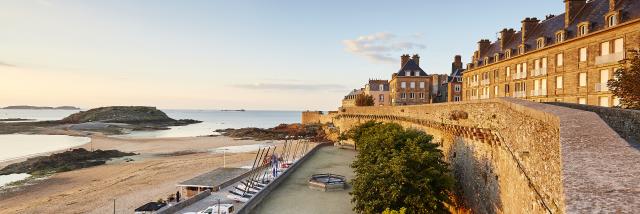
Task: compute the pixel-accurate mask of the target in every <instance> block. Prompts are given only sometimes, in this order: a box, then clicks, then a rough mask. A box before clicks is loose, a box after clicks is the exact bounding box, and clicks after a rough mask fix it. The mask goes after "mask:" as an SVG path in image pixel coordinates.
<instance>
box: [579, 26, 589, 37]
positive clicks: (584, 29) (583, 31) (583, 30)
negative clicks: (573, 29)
mask: <svg viewBox="0 0 640 214" xmlns="http://www.w3.org/2000/svg"><path fill="white" fill-rule="evenodd" d="M588 33H589V23H582V24H580V25H578V36H584V35H587V34H588Z"/></svg>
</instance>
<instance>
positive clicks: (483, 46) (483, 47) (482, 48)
mask: <svg viewBox="0 0 640 214" xmlns="http://www.w3.org/2000/svg"><path fill="white" fill-rule="evenodd" d="M490 45H491V41H489V40H488V39H483V40H480V41H479V42H478V57H481V56H484V54H485V53H486V52H487V50H488V49H489V46H490Z"/></svg>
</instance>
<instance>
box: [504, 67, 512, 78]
mask: <svg viewBox="0 0 640 214" xmlns="http://www.w3.org/2000/svg"><path fill="white" fill-rule="evenodd" d="M505 70H506V71H505V75H506V76H507V77H510V76H511V67H507V68H506V69H505Z"/></svg>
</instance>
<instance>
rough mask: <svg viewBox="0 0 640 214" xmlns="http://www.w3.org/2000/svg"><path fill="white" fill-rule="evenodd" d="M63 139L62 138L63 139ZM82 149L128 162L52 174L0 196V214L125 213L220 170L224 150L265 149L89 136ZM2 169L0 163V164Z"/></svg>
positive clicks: (207, 141)
mask: <svg viewBox="0 0 640 214" xmlns="http://www.w3.org/2000/svg"><path fill="white" fill-rule="evenodd" d="M67 134H68V133H67ZM91 139H92V142H91V143H89V144H85V145H83V146H81V147H82V148H85V149H88V150H90V149H103V150H106V149H116V150H120V151H123V152H135V153H139V154H140V156H137V157H135V158H134V159H135V161H133V162H124V161H115V162H113V163H110V164H106V165H102V166H96V167H91V168H86V169H81V170H75V171H70V172H63V173H57V174H54V175H53V176H51V177H49V178H47V179H45V180H43V181H39V182H37V183H36V184H34V185H28V186H24V187H21V188H20V189H17V190H13V191H9V192H5V193H1V194H0V213H111V212H113V199H115V200H116V213H131V212H133V209H135V208H136V207H138V206H140V205H142V204H144V203H146V202H149V201H156V200H157V199H159V198H166V196H167V195H169V194H171V193H175V192H176V191H177V190H178V188H177V187H176V183H178V182H181V181H184V180H187V179H189V178H192V177H194V176H197V175H199V174H201V173H204V172H207V171H210V170H213V169H215V168H218V167H222V165H223V157H222V154H215V153H211V152H208V151H210V150H212V149H215V148H219V147H227V146H239V145H251V144H260V143H267V142H266V141H253V140H234V139H232V138H228V137H223V136H219V137H186V138H154V139H121V138H113V137H108V136H103V135H94V136H91ZM273 144H277V143H273ZM254 157H255V152H243V153H227V155H226V163H227V166H245V165H247V164H249V165H250V164H251V161H252V160H253V158H254ZM0 165H6V163H4V164H3V163H0Z"/></svg>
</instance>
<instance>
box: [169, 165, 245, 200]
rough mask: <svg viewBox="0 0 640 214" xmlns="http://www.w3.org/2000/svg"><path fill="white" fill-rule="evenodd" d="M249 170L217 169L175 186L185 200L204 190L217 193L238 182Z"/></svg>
mask: <svg viewBox="0 0 640 214" xmlns="http://www.w3.org/2000/svg"><path fill="white" fill-rule="evenodd" d="M249 171H250V169H244V168H218V169H215V170H213V171H210V172H207V173H204V174H202V175H198V176H196V177H194V178H191V179H189V180H186V181H183V182H180V183H179V184H178V185H177V186H178V187H180V191H181V192H182V194H183V195H184V196H186V197H187V198H191V197H193V196H195V195H197V194H199V193H201V192H204V191H206V190H211V192H216V191H219V190H220V189H222V188H225V187H226V186H228V185H230V184H233V183H235V182H238V181H239V180H240V179H242V178H243V177H244V176H245V175H246V174H248V173H249Z"/></svg>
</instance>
